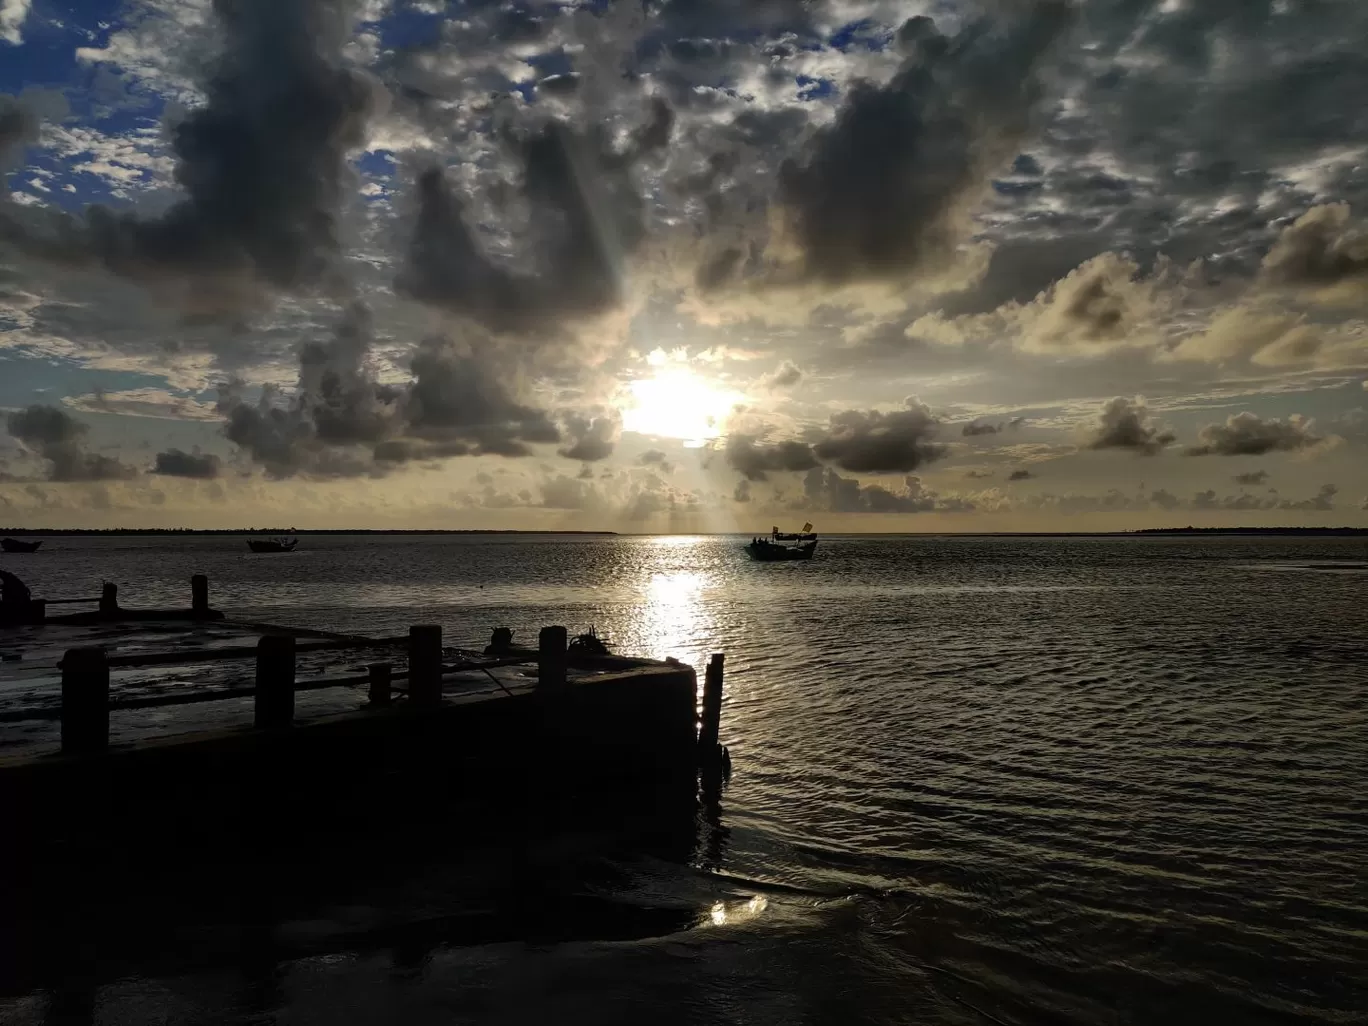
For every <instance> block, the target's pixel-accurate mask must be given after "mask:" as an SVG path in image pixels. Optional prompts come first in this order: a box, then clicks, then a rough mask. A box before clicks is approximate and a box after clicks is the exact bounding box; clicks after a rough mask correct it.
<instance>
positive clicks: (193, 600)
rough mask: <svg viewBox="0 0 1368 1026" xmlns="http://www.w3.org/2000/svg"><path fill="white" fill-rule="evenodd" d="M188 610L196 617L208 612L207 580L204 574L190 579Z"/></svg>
mask: <svg viewBox="0 0 1368 1026" xmlns="http://www.w3.org/2000/svg"><path fill="white" fill-rule="evenodd" d="M190 610H191V612H193V613H194V614H195V615H196V616H204V615H205V614H207V613H208V612H209V578H208V577H206V576H205V575H204V574H195V576H194V577H191V578H190Z"/></svg>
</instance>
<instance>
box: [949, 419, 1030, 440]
mask: <svg viewBox="0 0 1368 1026" xmlns="http://www.w3.org/2000/svg"><path fill="white" fill-rule="evenodd" d="M1025 422H1026V418H1025V417H1013V418H1012V419H1011V420H1003V421H998V422H997V423H996V424H993V423H989V422H984V421H978V420H975V421H971V422H970V423H968V424H965V425H964V426H963V427H961V428H960V434H961V435H963V436H964V437H965V438H977V437H979V436H980V435H1000V434H1002V432H1004V431H1006V430H1008V429H1009V428H1019V427H1020V426H1021V425H1022V424H1024V423H1025Z"/></svg>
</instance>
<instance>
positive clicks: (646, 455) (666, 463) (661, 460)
mask: <svg viewBox="0 0 1368 1026" xmlns="http://www.w3.org/2000/svg"><path fill="white" fill-rule="evenodd" d="M637 462H638V463H639V464H641V465H642V466H643V467H659V468H660V469H661V470H663V471H664V472H665V473H667V474H670V473H673V472H674V464H673V463H672V462H671V461H670V457H669V456H668V455H666V454H665V453H664V452H662V451H661V450H659V449H647V450H646V451H645V452H643V453H642V454H641V455H640V456H638V457H637Z"/></svg>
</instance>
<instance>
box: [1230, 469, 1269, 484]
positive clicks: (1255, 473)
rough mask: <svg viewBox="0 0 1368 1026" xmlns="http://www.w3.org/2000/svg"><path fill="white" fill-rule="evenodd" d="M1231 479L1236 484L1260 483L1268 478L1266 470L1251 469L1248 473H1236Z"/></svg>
mask: <svg viewBox="0 0 1368 1026" xmlns="http://www.w3.org/2000/svg"><path fill="white" fill-rule="evenodd" d="M1231 480H1232V481H1234V482H1235V483H1236V484H1242V485H1261V484H1263V483H1264V482H1265V481H1267V480H1268V471H1266V470H1252V471H1250V472H1249V473H1248V474H1236V475H1235V476H1234V477H1233V478H1231Z"/></svg>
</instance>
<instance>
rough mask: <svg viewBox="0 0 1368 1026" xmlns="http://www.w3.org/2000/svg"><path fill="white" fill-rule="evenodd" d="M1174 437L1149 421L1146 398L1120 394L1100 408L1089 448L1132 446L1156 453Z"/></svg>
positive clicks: (1148, 454) (1149, 453)
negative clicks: (1126, 396)
mask: <svg viewBox="0 0 1368 1026" xmlns="http://www.w3.org/2000/svg"><path fill="white" fill-rule="evenodd" d="M1173 440H1174V436H1173V435H1172V434H1171V433H1170V432H1167V431H1161V430H1160V429H1159V428H1158V427H1156V426H1155V425H1154V424H1151V423H1150V419H1149V409H1148V408H1147V407H1146V406H1145V400H1143V399H1141V398H1138V397H1137V398H1135V399H1126V398H1124V397H1122V396H1117V397H1116V398H1115V399H1110V400H1108V401H1107V402H1106V403H1105V404H1104V405H1103V407H1102V409H1101V410H1099V411H1098V414H1097V419H1096V421H1095V422H1094V424H1093V429H1092V434H1091V437H1090V438H1089V439H1088V443H1087V445H1088V448H1089V449H1129V450H1131V451H1132V452H1136V453H1140V454H1141V455H1144V456H1153V455H1154V454H1155V453H1157V452H1158V451H1159V450H1160V449H1162V448H1164V446H1166V445H1169V444H1170V443H1171V442H1173Z"/></svg>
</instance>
